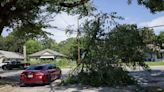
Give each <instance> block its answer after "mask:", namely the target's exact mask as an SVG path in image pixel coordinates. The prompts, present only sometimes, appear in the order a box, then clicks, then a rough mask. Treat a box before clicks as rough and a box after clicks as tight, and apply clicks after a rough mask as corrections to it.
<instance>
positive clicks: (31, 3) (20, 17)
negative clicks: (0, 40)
mask: <svg viewBox="0 0 164 92" xmlns="http://www.w3.org/2000/svg"><path fill="white" fill-rule="evenodd" d="M88 3H89V0H0V34H2V31H3V29H4V27H12V28H16V27H22V26H23V27H35V26H36V25H39V26H43V27H45V26H47V25H45V21H46V19H47V18H50V19H51V17H52V15H53V14H52V13H60V12H61V11H65V12H69V13H71V14H76V13H78V14H81V15H85V14H86V15H87V14H88V12H89V11H90V9H91V7H89V6H90V5H89V4H88ZM23 31H25V30H23ZM26 31H31V30H26ZM34 31H41V28H40V30H34Z"/></svg>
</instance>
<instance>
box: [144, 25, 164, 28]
mask: <svg viewBox="0 0 164 92" xmlns="http://www.w3.org/2000/svg"><path fill="white" fill-rule="evenodd" d="M156 27H164V25H156V26H151V27H147V28H156Z"/></svg>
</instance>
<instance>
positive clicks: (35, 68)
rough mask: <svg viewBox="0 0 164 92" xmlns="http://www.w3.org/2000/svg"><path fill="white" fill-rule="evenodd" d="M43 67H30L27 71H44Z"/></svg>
mask: <svg viewBox="0 0 164 92" xmlns="http://www.w3.org/2000/svg"><path fill="white" fill-rule="evenodd" d="M44 69H45V67H44V66H30V67H29V68H27V70H44Z"/></svg>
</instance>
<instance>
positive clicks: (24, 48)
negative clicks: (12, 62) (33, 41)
mask: <svg viewBox="0 0 164 92" xmlns="http://www.w3.org/2000/svg"><path fill="white" fill-rule="evenodd" d="M23 56H24V62H26V61H27V55H26V46H25V45H24V46H23Z"/></svg>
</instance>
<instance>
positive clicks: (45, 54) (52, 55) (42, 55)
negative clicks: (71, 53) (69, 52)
mask: <svg viewBox="0 0 164 92" xmlns="http://www.w3.org/2000/svg"><path fill="white" fill-rule="evenodd" d="M29 57H30V58H33V59H51V60H54V59H56V58H58V57H66V56H65V55H63V54H61V53H59V52H56V51H53V50H50V49H45V50H42V51H39V52H36V53H33V54H31V55H29Z"/></svg>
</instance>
